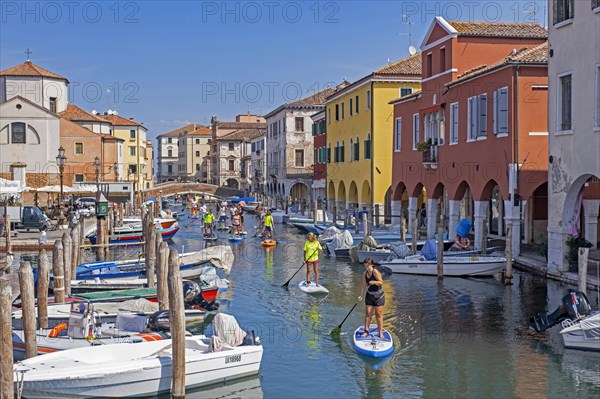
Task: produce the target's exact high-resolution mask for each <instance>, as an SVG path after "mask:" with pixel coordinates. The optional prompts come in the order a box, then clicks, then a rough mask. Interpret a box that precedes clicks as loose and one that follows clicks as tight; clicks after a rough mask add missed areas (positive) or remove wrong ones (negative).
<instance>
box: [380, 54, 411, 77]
mask: <svg viewBox="0 0 600 399" xmlns="http://www.w3.org/2000/svg"><path fill="white" fill-rule="evenodd" d="M421 72H422V66H421V53H416V54H414V55H411V56H410V57H407V58H403V59H401V60H399V61H396V62H392V63H391V64H388V65H386V66H383V67H381V68H379V69H376V70H375V71H374V72H373V73H374V74H376V75H419V76H421Z"/></svg>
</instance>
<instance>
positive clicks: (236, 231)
mask: <svg viewBox="0 0 600 399" xmlns="http://www.w3.org/2000/svg"><path fill="white" fill-rule="evenodd" d="M231 224H232V229H231V235H232V236H233V235H236V236H237V237H239V236H240V235H241V234H242V230H240V228H241V218H240V213H239V212H238V211H235V213H234V214H233V218H232V219H231Z"/></svg>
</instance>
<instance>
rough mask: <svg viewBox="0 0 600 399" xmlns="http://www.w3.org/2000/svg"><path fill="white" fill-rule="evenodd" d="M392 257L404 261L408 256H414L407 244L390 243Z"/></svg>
mask: <svg viewBox="0 0 600 399" xmlns="http://www.w3.org/2000/svg"><path fill="white" fill-rule="evenodd" d="M390 251H391V252H392V253H391V255H392V256H391V257H393V258H398V259H403V258H405V257H407V256H408V255H412V251H411V250H410V249H409V248H408V246H407V245H406V243H405V242H402V241H400V242H398V243H390Z"/></svg>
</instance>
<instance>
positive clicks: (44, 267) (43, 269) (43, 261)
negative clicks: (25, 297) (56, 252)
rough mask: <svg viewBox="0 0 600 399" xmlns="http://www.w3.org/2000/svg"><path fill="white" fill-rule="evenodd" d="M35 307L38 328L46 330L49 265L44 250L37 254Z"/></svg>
mask: <svg viewBox="0 0 600 399" xmlns="http://www.w3.org/2000/svg"><path fill="white" fill-rule="evenodd" d="M38 258H39V261H38V282H37V285H38V286H37V295H38V298H37V307H38V324H39V326H40V328H48V283H49V280H50V264H49V262H48V255H47V254H46V250H45V249H41V250H40V252H39V254H38Z"/></svg>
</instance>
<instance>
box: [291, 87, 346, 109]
mask: <svg viewBox="0 0 600 399" xmlns="http://www.w3.org/2000/svg"><path fill="white" fill-rule="evenodd" d="M333 93H335V89H334V88H333V87H326V88H325V89H323V90H321V91H319V92H318V93H315V94H311V95H310V96H306V97H304V98H301V99H300V100H297V101H293V102H291V103H288V104H287V105H289V106H301V105H324V104H325V99H326V98H327V97H329V96H330V95H332V94H333Z"/></svg>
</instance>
